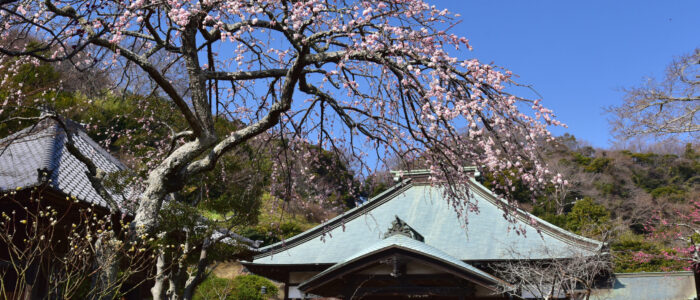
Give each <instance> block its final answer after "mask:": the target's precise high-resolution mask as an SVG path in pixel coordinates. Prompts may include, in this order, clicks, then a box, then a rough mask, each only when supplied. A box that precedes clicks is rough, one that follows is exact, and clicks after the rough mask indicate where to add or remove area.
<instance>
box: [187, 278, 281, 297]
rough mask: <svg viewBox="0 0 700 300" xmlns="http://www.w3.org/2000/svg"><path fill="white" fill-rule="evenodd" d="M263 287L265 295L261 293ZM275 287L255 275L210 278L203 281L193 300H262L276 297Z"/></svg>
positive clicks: (268, 281)
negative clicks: (233, 277)
mask: <svg viewBox="0 0 700 300" xmlns="http://www.w3.org/2000/svg"><path fill="white" fill-rule="evenodd" d="M263 286H264V287H265V290H266V291H265V295H263V294H262V293H261V291H262V287H263ZM277 293H278V291H277V286H275V285H274V284H273V283H272V282H271V281H270V280H267V279H266V278H264V277H260V276H257V275H242V276H238V277H236V278H235V279H225V278H218V277H215V276H211V277H209V278H207V279H206V280H204V281H203V282H202V283H201V284H200V285H199V287H197V291H196V292H195V295H194V299H195V300H208V299H226V300H262V299H267V298H269V297H275V296H277Z"/></svg>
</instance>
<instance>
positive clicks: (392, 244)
mask: <svg viewBox="0 0 700 300" xmlns="http://www.w3.org/2000/svg"><path fill="white" fill-rule="evenodd" d="M392 248H398V249H403V250H406V251H409V252H412V253H416V254H420V255H422V256H425V257H427V258H431V259H434V260H437V261H440V262H442V263H445V264H448V265H450V266H453V267H456V268H458V269H460V270H463V271H465V272H467V273H469V274H472V275H473V276H476V277H479V278H481V279H482V280H484V281H486V282H489V283H492V284H498V283H502V282H503V281H502V280H501V279H499V278H497V277H495V276H493V275H491V274H489V273H486V272H484V271H481V270H479V269H477V268H475V267H474V266H472V265H469V264H467V263H465V262H463V261H461V260H459V259H456V258H454V257H452V256H450V255H449V254H447V253H445V252H443V251H440V250H439V249H436V248H434V247H431V246H429V245H426V244H425V243H423V242H421V241H418V240H415V239H412V238H410V237H407V236H404V235H400V234H395V235H392V236H389V237H387V238H385V239H383V240H381V241H379V242H377V243H375V244H372V245H371V246H369V247H367V248H366V249H362V250H360V251H359V252H357V253H355V254H353V255H351V256H349V257H348V258H346V259H345V260H343V261H341V262H339V263H337V264H335V265H333V266H332V267H330V268H328V269H326V270H324V271H323V272H321V273H318V274H316V275H315V276H314V277H312V278H310V279H309V280H307V281H306V282H304V283H302V284H300V288H301V289H304V286H305V285H308V284H309V283H310V282H313V281H314V280H316V279H318V278H321V277H323V276H325V275H326V274H328V273H330V272H333V271H335V270H337V269H339V268H342V267H344V266H347V265H350V264H352V263H353V262H354V261H357V260H359V259H361V258H364V257H367V256H370V255H372V254H375V253H379V252H383V251H385V250H388V249H392Z"/></svg>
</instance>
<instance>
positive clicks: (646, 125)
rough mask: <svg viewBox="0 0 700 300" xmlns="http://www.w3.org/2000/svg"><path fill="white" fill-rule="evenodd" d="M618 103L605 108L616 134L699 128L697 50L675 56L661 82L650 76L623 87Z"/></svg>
mask: <svg viewBox="0 0 700 300" xmlns="http://www.w3.org/2000/svg"><path fill="white" fill-rule="evenodd" d="M624 92H625V93H626V95H625V98H624V100H623V103H622V105H620V106H617V107H610V108H608V112H609V113H611V114H612V116H613V118H612V120H611V125H612V129H613V132H614V133H616V134H618V135H619V136H620V137H622V138H623V139H624V138H629V137H632V136H637V135H654V136H665V135H675V134H688V135H689V136H691V137H693V138H696V137H697V132H698V131H700V124H699V123H698V120H697V113H698V111H699V110H700V49H698V50H695V51H694V52H693V53H691V54H687V55H684V56H681V57H678V58H676V59H674V60H673V62H672V63H671V64H670V65H669V66H668V67H667V69H666V74H665V76H664V78H663V80H662V81H661V82H658V81H656V80H654V79H651V78H649V79H647V81H646V82H645V83H644V84H642V85H641V86H639V87H634V88H629V89H625V90H624Z"/></svg>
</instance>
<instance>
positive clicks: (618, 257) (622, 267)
mask: <svg viewBox="0 0 700 300" xmlns="http://www.w3.org/2000/svg"><path fill="white" fill-rule="evenodd" d="M610 250H611V252H612V255H613V262H614V266H615V269H614V271H615V272H620V273H627V272H659V271H678V270H683V267H685V266H686V265H685V263H684V262H681V261H674V260H668V259H663V258H661V251H662V250H665V251H672V250H669V249H664V248H663V247H662V246H660V245H659V244H657V243H654V242H651V241H649V240H647V239H646V238H645V236H644V235H640V234H634V233H632V232H631V231H627V232H624V233H623V234H621V235H620V236H619V237H617V239H616V240H615V241H613V242H612V243H611V244H610ZM639 252H643V253H646V254H649V255H652V256H653V257H652V258H651V259H650V260H649V261H647V262H642V261H639V260H636V259H635V258H634V255H635V253H639Z"/></svg>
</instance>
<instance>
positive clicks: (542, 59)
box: [428, 0, 700, 147]
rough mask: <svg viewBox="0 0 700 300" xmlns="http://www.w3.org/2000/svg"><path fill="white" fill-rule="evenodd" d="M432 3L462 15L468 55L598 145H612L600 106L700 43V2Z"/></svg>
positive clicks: (449, 0) (459, 29) (463, 0)
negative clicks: (507, 75) (506, 73)
mask: <svg viewBox="0 0 700 300" xmlns="http://www.w3.org/2000/svg"><path fill="white" fill-rule="evenodd" d="M428 1H429V2H430V3H431V4H435V5H436V6H437V7H442V8H447V9H449V10H450V11H452V12H453V13H459V14H461V17H460V18H461V19H462V23H460V24H459V25H458V26H457V27H456V28H455V33H457V34H459V35H463V36H465V37H467V38H469V39H470V41H471V44H472V46H473V47H474V51H472V53H463V54H465V55H467V56H473V57H475V58H478V59H479V60H481V61H483V62H491V61H493V62H494V63H495V64H496V65H499V66H503V67H506V68H508V69H510V70H511V71H513V73H515V74H516V75H518V76H519V79H518V82H520V83H525V84H532V85H533V86H534V87H535V89H536V90H537V91H538V92H539V93H540V94H541V95H542V97H543V100H544V104H545V106H547V107H549V108H551V109H553V110H554V112H555V113H556V114H557V116H558V118H559V119H560V120H561V121H563V122H564V123H566V124H567V125H568V126H569V128H568V129H557V130H553V132H554V133H555V134H556V135H560V134H563V133H564V132H570V133H572V134H574V135H575V136H577V137H579V138H582V139H584V140H587V141H589V142H591V143H592V144H593V145H594V146H596V147H608V146H609V141H610V139H611V136H610V133H609V127H608V122H607V118H608V117H609V116H607V115H605V114H604V111H603V108H604V107H607V106H610V105H617V104H619V103H621V99H622V95H623V93H622V92H620V91H619V89H620V88H622V87H629V86H633V85H637V84H639V83H641V82H642V79H643V78H644V77H648V76H655V77H660V76H662V75H663V71H664V68H665V66H666V65H667V64H668V63H669V62H670V61H671V60H672V58H673V57H674V56H678V55H682V54H685V53H688V52H691V51H693V50H694V49H695V48H697V47H700V1H697V0H696V1H687V0H686V1H675V0H674V1H618V0H608V1H590V0H587V1H538V0H532V1H522V0H520V1H516V0H512V1H505V0H503V1H502V0H481V1H472V0H469V1H468V0H432V1H430V0H428ZM523 92H526V91H523ZM524 96H529V97H534V95H532V94H530V95H527V93H526V94H525V95H524Z"/></svg>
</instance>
